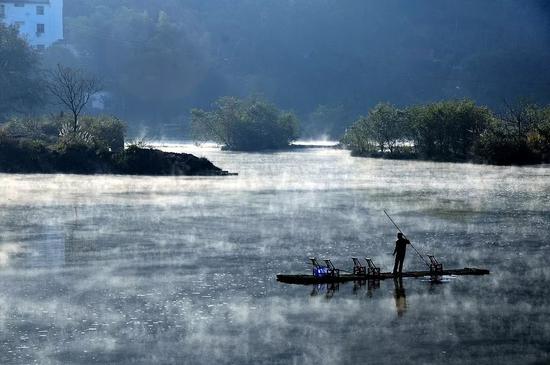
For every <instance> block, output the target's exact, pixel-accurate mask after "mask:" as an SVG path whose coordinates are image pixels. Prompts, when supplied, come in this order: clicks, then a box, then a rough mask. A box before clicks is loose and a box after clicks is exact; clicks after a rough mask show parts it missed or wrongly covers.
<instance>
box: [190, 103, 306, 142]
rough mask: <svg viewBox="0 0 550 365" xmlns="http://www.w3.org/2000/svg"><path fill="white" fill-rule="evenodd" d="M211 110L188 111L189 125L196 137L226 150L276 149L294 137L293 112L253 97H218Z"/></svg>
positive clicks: (296, 128)
mask: <svg viewBox="0 0 550 365" xmlns="http://www.w3.org/2000/svg"><path fill="white" fill-rule="evenodd" d="M215 106H216V109H215V110H214V111H211V112H208V111H204V110H200V109H194V110H192V111H191V129H192V133H193V138H194V139H195V140H197V141H214V142H217V143H221V144H223V145H224V147H225V148H226V149H229V150H241V151H256V150H266V149H279V148H284V147H288V145H289V144H290V143H291V142H292V141H294V140H296V138H298V121H297V119H296V117H295V116H294V114H292V113H289V112H284V111H280V110H278V109H277V108H276V107H275V106H274V105H273V104H269V103H267V102H264V101H260V100H256V99H247V100H240V99H238V98H233V97H225V98H221V99H219V100H218V101H217V102H216V104H215Z"/></svg>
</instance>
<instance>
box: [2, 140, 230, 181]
mask: <svg viewBox="0 0 550 365" xmlns="http://www.w3.org/2000/svg"><path fill="white" fill-rule="evenodd" d="M0 172H4V173H42V174H50V173H52V174H53V173H68V174H87V175H92V174H120V175H152V176H171V175H174V176H180V175H183V176H226V175H231V173H229V172H228V171H224V170H222V169H221V168H219V167H217V166H215V165H214V164H213V163H212V162H210V161H209V160H208V159H206V158H203V157H197V156H195V155H192V154H189V153H174V152H164V151H161V150H159V149H154V148H141V147H137V146H129V147H128V148H126V149H124V150H123V151H121V152H117V153H113V152H110V151H105V150H104V151H98V150H95V149H93V148H90V147H88V146H85V145H82V144H74V145H68V146H63V147H59V148H53V147H51V146H46V145H43V144H36V143H32V142H23V141H2V143H0Z"/></svg>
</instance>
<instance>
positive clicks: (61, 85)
mask: <svg viewBox="0 0 550 365" xmlns="http://www.w3.org/2000/svg"><path fill="white" fill-rule="evenodd" d="M47 87H48V90H49V91H50V93H51V94H52V95H53V96H54V97H55V98H56V99H57V101H58V102H59V103H60V104H62V105H65V106H66V107H67V108H68V109H69V110H70V112H71V113H72V115H73V120H72V129H73V132H77V130H78V117H79V116H80V114H81V113H82V110H83V109H84V107H85V106H86V104H88V102H89V101H90V98H91V97H92V95H94V94H95V93H97V92H98V91H100V90H101V87H100V85H99V82H98V80H97V79H96V78H94V77H91V76H88V75H86V74H85V73H84V72H83V71H82V70H75V69H72V68H70V67H65V66H63V65H60V64H58V65H57V68H56V69H55V70H53V71H51V72H50V79H49V82H48V84H47Z"/></svg>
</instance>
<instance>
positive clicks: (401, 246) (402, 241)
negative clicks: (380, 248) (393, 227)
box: [393, 232, 411, 275]
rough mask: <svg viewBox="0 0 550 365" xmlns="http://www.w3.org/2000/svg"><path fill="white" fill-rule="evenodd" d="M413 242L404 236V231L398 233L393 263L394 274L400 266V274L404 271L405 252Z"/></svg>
mask: <svg viewBox="0 0 550 365" xmlns="http://www.w3.org/2000/svg"><path fill="white" fill-rule="evenodd" d="M410 243H411V242H410V241H409V240H408V239H406V238H404V237H403V233H401V232H399V233H398V234H397V241H395V249H394V250H393V255H394V256H395V264H394V265H393V274H394V275H395V274H397V267H398V266H399V275H401V273H402V272H403V261H405V253H406V252H407V245H408V244H410Z"/></svg>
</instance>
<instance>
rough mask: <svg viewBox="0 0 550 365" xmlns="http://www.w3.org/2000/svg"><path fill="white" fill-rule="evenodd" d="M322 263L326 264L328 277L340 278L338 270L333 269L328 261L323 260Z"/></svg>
mask: <svg viewBox="0 0 550 365" xmlns="http://www.w3.org/2000/svg"><path fill="white" fill-rule="evenodd" d="M324 261H325V263H326V264H327V269H328V272H329V275H330V276H340V269H337V268H335V267H334V265H333V264H332V261H330V259H325V260H324Z"/></svg>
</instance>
